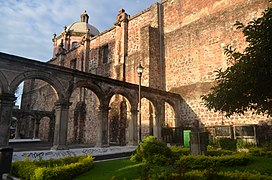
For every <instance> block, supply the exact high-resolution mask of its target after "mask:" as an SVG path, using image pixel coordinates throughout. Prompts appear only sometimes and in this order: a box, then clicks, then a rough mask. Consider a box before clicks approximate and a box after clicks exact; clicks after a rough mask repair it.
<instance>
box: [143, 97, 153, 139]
mask: <svg viewBox="0 0 272 180" xmlns="http://www.w3.org/2000/svg"><path fill="white" fill-rule="evenodd" d="M155 125H156V110H155V103H154V99H152V98H151V97H147V96H143V97H142V98H141V126H142V130H141V131H142V139H143V138H144V137H145V136H150V135H152V136H153V135H154V126H155Z"/></svg>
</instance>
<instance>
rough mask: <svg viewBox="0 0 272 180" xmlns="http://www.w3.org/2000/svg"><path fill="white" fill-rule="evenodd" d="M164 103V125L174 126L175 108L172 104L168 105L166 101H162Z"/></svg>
mask: <svg viewBox="0 0 272 180" xmlns="http://www.w3.org/2000/svg"><path fill="white" fill-rule="evenodd" d="M164 105H165V122H164V123H165V126H167V127H176V120H175V119H176V116H175V110H174V107H173V106H172V105H170V104H169V103H168V102H167V101H165V103H164Z"/></svg>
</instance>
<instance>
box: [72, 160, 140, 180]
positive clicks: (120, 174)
mask: <svg viewBox="0 0 272 180" xmlns="http://www.w3.org/2000/svg"><path fill="white" fill-rule="evenodd" d="M142 165H143V163H135V162H132V161H130V160H129V159H127V158H126V159H118V160H110V161H101V162H95V163H94V168H93V169H92V170H91V171H90V172H87V173H85V174H83V175H81V176H79V177H77V178H76V179H77V180H83V179H86V180H87V179H88V180H90V179H95V180H99V179H101V180H107V179H112V178H113V177H114V179H122V180H123V179H127V180H129V179H135V178H137V177H139V174H140V169H141V168H140V167H141V166H142Z"/></svg>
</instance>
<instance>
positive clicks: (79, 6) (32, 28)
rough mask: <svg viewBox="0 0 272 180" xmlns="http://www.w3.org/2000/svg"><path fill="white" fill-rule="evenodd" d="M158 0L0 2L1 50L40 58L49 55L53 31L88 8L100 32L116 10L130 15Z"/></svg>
mask: <svg viewBox="0 0 272 180" xmlns="http://www.w3.org/2000/svg"><path fill="white" fill-rule="evenodd" d="M155 2H157V0H112V1H110V3H109V0H92V1H90V0H77V1H75V0H46V1H44V0H35V1H33V0H20V1H19V0H9V1H0V17H1V18H0V24H1V28H0V38H1V43H0V51H1V52H6V53H10V54H15V55H19V56H24V57H28V58H32V59H37V60H40V61H47V60H49V59H50V58H51V57H52V37H53V34H54V33H56V34H58V33H60V32H61V31H63V27H64V26H65V25H66V26H68V25H70V24H72V23H73V22H75V21H79V20H80V19H79V18H80V14H81V13H82V12H83V11H84V10H87V12H88V14H89V16H90V22H89V23H91V24H92V25H94V26H95V27H97V28H98V29H99V30H100V32H102V31H104V30H106V29H108V28H110V27H112V26H113V23H114V21H115V18H116V15H117V13H118V10H119V9H121V8H124V9H125V10H126V12H127V13H128V14H130V15H135V14H136V13H138V12H140V11H142V10H144V9H146V8H147V7H149V6H150V5H151V4H153V3H155Z"/></svg>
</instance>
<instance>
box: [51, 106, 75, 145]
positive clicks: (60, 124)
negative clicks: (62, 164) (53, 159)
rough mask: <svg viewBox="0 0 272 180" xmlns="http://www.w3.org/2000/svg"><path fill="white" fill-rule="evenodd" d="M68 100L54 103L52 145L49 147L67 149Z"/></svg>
mask: <svg viewBox="0 0 272 180" xmlns="http://www.w3.org/2000/svg"><path fill="white" fill-rule="evenodd" d="M70 105H71V103H70V102H68V101H66V102H57V103H55V131H54V140H53V147H52V148H51V149H53V150H56V149H67V145H66V140H67V128H68V117H69V106H70Z"/></svg>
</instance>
